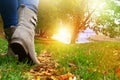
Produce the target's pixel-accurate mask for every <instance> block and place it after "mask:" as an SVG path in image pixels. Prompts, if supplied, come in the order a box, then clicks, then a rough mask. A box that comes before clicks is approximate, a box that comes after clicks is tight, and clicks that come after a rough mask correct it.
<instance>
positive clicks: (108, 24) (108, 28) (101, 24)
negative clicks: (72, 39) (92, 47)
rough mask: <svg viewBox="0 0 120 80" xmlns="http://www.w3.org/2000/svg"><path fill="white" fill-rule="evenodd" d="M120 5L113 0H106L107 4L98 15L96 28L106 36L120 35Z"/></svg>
mask: <svg viewBox="0 0 120 80" xmlns="http://www.w3.org/2000/svg"><path fill="white" fill-rule="evenodd" d="M119 2H120V1H119ZM119 9H120V5H118V3H116V1H113V0H106V5H105V7H104V9H103V10H102V12H99V16H97V17H96V21H95V22H96V25H95V28H94V30H95V31H96V32H97V31H98V32H102V33H103V34H105V35H106V36H110V37H120V10H119Z"/></svg>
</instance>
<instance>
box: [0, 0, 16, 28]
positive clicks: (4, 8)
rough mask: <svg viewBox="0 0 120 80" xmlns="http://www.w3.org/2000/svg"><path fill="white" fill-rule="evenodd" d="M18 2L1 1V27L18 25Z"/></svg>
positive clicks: (11, 0) (10, 0) (12, 0)
mask: <svg viewBox="0 0 120 80" xmlns="http://www.w3.org/2000/svg"><path fill="white" fill-rule="evenodd" d="M17 8H18V0H1V1H0V14H1V17H2V20H3V26H4V29H5V28H9V27H10V26H11V25H13V26H16V25H17V24H18V11H17Z"/></svg>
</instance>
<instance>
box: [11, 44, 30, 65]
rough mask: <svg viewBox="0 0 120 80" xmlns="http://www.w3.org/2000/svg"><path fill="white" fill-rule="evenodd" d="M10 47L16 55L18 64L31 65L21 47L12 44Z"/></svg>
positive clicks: (28, 57)
mask: <svg viewBox="0 0 120 80" xmlns="http://www.w3.org/2000/svg"><path fill="white" fill-rule="evenodd" d="M10 46H11V48H12V50H13V52H14V53H15V54H17V55H18V60H19V62H27V63H30V64H32V60H31V58H30V56H29V55H27V53H26V51H25V50H24V48H23V47H22V45H20V44H19V43H12V44H11V45H10Z"/></svg>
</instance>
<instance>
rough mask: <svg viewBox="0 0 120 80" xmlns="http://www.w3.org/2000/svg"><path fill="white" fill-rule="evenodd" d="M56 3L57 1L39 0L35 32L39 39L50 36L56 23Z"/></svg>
mask: <svg viewBox="0 0 120 80" xmlns="http://www.w3.org/2000/svg"><path fill="white" fill-rule="evenodd" d="M57 3H59V0H57V1H56V0H41V1H40V4H39V10H38V26H37V28H36V32H38V33H39V35H40V37H43V36H44V35H52V34H53V32H54V31H55V29H56V23H57V21H58V20H57V16H58V15H57Z"/></svg>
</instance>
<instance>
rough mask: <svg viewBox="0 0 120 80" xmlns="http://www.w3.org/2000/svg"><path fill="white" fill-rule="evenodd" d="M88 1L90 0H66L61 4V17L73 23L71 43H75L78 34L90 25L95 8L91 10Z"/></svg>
mask: <svg viewBox="0 0 120 80" xmlns="http://www.w3.org/2000/svg"><path fill="white" fill-rule="evenodd" d="M88 3H89V0H84V1H83V0H65V1H61V3H60V5H59V13H60V16H59V17H60V18H61V19H62V20H63V21H64V22H70V23H71V25H73V27H72V34H71V43H75V41H76V39H77V37H78V34H79V33H80V32H82V31H84V30H85V29H86V28H87V27H88V25H89V22H90V19H91V15H92V13H93V12H94V10H90V8H89V5H88Z"/></svg>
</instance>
